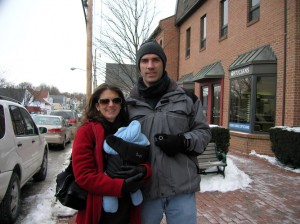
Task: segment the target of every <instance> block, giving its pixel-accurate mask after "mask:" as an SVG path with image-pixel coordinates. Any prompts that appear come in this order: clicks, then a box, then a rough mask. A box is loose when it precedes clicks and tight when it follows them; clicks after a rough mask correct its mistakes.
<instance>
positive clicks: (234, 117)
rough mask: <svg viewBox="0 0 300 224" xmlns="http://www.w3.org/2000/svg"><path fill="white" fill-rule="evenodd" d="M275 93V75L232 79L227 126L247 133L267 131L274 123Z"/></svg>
mask: <svg viewBox="0 0 300 224" xmlns="http://www.w3.org/2000/svg"><path fill="white" fill-rule="evenodd" d="M251 82H253V85H252V86H251ZM275 94H276V77H275V76H259V75H252V76H246V77H245V76H244V77H240V78H235V79H232V80H231V82H230V118H229V128H230V129H232V130H237V131H243V132H249V133H255V132H268V131H269V129H270V128H271V127H273V126H274V125H275V111H276V105H275ZM251 96H253V99H252V98H251Z"/></svg>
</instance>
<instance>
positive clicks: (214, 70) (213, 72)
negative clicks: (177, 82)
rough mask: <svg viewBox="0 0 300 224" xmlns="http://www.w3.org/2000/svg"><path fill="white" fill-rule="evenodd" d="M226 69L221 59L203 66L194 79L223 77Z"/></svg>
mask: <svg viewBox="0 0 300 224" xmlns="http://www.w3.org/2000/svg"><path fill="white" fill-rule="evenodd" d="M223 77H224V70H223V66H222V64H221V62H220V61H217V62H215V63H213V64H210V65H207V66H205V67H203V68H202V69H201V70H200V71H199V72H198V73H197V75H195V77H194V78H193V79H192V81H193V82H195V81H198V80H200V79H211V78H214V79H215V78H223Z"/></svg>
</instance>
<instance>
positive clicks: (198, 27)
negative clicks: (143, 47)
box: [156, 0, 300, 155]
mask: <svg viewBox="0 0 300 224" xmlns="http://www.w3.org/2000/svg"><path fill="white" fill-rule="evenodd" d="M175 18H176V19H175V25H176V27H177V28H178V29H179V41H178V43H179V49H178V52H179V53H178V59H179V60H178V62H179V64H178V65H179V67H178V68H179V70H178V74H179V77H178V83H179V84H182V85H183V86H184V84H185V83H186V84H189V85H190V84H191V83H193V84H194V85H193V88H194V92H195V94H196V95H197V96H198V97H199V98H200V99H201V100H202V103H203V106H204V113H205V114H206V116H207V119H208V121H209V123H210V124H216V125H219V126H222V127H225V128H229V129H230V136H231V140H230V150H238V151H242V152H245V153H249V152H251V150H255V151H256V152H258V153H262V154H267V155H272V151H271V143H270V139H269V134H268V130H269V128H270V127H274V126H290V127H297V126H300V103H299V100H298V99H299V98H300V88H299V84H300V63H299V62H300V1H297V0H245V1H238V0H214V1H211V0H210V1H208V0H198V1H197V0H178V1H177V8H176V14H175ZM160 33H162V32H160ZM160 38H161V37H160V36H157V37H156V39H157V40H159V39H160ZM166 38H167V37H166V35H164V39H166ZM169 38H170V37H169ZM168 60H169V57H168Z"/></svg>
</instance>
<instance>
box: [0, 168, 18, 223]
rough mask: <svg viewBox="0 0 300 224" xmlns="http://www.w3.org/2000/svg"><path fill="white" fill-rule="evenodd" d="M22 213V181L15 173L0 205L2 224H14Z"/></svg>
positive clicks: (0, 220)
mask: <svg viewBox="0 0 300 224" xmlns="http://www.w3.org/2000/svg"><path fill="white" fill-rule="evenodd" d="M19 212H20V179H19V176H18V175H17V174H16V173H13V174H12V176H11V179H10V182H9V185H8V188H7V191H6V194H5V196H4V198H3V200H2V202H1V205H0V223H2V224H6V223H14V222H15V221H16V219H17V217H18V215H19Z"/></svg>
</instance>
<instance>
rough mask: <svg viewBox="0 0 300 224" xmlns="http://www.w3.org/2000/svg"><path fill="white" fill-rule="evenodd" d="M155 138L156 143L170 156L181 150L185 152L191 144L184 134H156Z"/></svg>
mask: <svg viewBox="0 0 300 224" xmlns="http://www.w3.org/2000/svg"><path fill="white" fill-rule="evenodd" d="M154 139H155V145H157V146H158V147H159V148H160V149H161V150H162V151H163V152H164V153H166V154H167V156H170V157H172V156H175V155H176V154H177V153H179V152H185V151H186V149H187V148H188V145H189V144H188V140H187V139H186V138H185V137H184V135H183V134H178V135H167V134H156V135H155V136H154Z"/></svg>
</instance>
